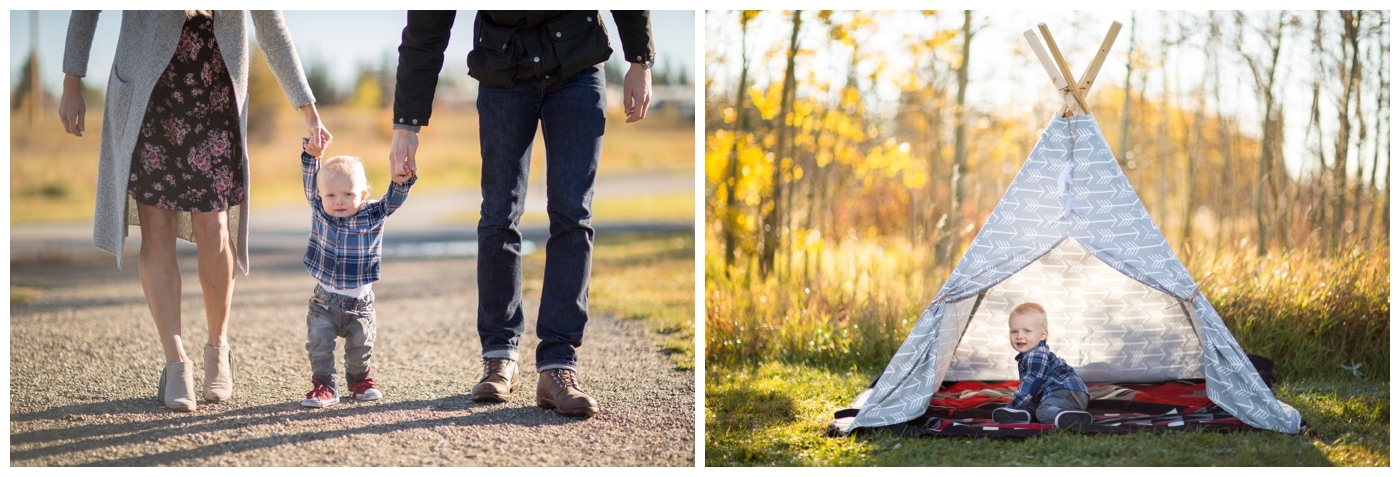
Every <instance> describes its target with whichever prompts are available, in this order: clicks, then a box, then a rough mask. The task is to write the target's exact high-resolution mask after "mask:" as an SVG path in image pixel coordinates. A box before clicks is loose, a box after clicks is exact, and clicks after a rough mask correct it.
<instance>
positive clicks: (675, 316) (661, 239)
mask: <svg viewBox="0 0 1400 477" xmlns="http://www.w3.org/2000/svg"><path fill="white" fill-rule="evenodd" d="M524 266H527V267H538V269H539V270H543V267H544V254H543V253H536V254H531V255H529V256H527V257H526V261H525V263H524ZM533 286H538V285H533ZM588 305H589V309H590V311H591V312H592V313H610V314H613V315H616V316H618V317H620V318H622V319H624V320H641V321H642V322H643V323H645V324H646V326H647V328H648V329H649V330H650V331H652V332H653V333H656V336H657V337H658V338H659V339H658V341H659V342H660V344H659V348H660V349H659V351H661V352H662V353H664V354H665V355H667V356H668V357H669V358H670V359H671V361H672V362H673V363H674V364H675V366H676V369H685V370H690V369H695V234H694V233H693V232H691V231H689V230H684V231H677V232H654V233H652V232H649V233H619V234H602V235H599V236H597V239H596V241H595V243H594V250H593V275H592V279H591V281H590V282H589V297H588Z"/></svg>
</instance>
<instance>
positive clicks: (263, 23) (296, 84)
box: [63, 10, 315, 274]
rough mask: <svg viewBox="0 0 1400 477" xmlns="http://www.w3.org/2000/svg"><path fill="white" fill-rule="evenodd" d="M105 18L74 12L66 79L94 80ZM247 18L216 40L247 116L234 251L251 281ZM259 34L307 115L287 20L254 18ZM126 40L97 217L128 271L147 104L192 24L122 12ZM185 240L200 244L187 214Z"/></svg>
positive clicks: (105, 242)
mask: <svg viewBox="0 0 1400 477" xmlns="http://www.w3.org/2000/svg"><path fill="white" fill-rule="evenodd" d="M98 14H99V12H97V11H74V12H73V14H72V16H71V17H69V19H68V39H67V43H66V44H65V46H64V50H63V72H64V73H72V74H75V75H78V76H87V66H88V54H89V52H90V51H91V49H92V38H93V32H94V30H95V29H96V27H97V17H98ZM248 16H249V15H247V14H245V13H244V11H242V10H216V11H214V36H215V37H216V38H218V40H219V48H220V53H221V54H222V55H223V58H224V63H225V66H226V67H227V68H228V71H229V74H230V75H231V77H232V80H233V88H234V97H235V99H236V101H237V102H238V108H239V109H238V110H239V121H238V124H239V130H240V134H239V137H240V139H241V140H242V145H243V187H244V194H243V197H244V198H245V199H244V202H243V203H241V204H237V205H235V206H233V207H232V208H230V210H229V211H228V224H229V229H230V230H229V242H230V243H231V245H233V247H234V252H235V254H234V256H235V257H236V259H237V261H238V267H239V268H240V269H242V270H243V273H244V274H247V273H248V215H249V214H248V202H247V199H246V198H248V197H251V194H248V192H249V191H248V187H249V177H248V175H249V172H248V140H247V136H248V58H249V55H248V22H247V17H248ZM251 16H252V18H253V26H254V28H255V29H256V31H257V36H258V44H259V45H260V46H261V48H262V51H263V54H264V55H265V56H266V58H267V62H268V64H269V65H271V67H272V72H273V75H274V76H276V77H277V82H278V84H280V85H281V86H282V91H283V93H285V94H286V95H287V99H288V100H289V101H290V102H291V104H292V107H294V108H300V107H302V106H305V105H307V104H310V103H313V102H315V98H314V97H313V96H312V95H311V87H310V86H308V85H307V84H306V75H305V74H304V73H303V72H302V69H301V59H300V58H298V57H297V53H296V49H295V47H293V45H292V38H291V35H290V34H288V32H287V28H286V25H284V24H283V22H282V14H281V12H276V11H254V12H252V15H251ZM121 18H122V24H121V33H120V34H119V36H118V38H117V44H116V57H115V58H114V59H113V61H112V71H111V73H110V75H109V77H108V78H107V99H106V103H105V104H104V111H103V120H102V143H101V152H100V154H99V157H98V172H97V175H98V177H97V209H96V212H95V214H94V216H93V227H92V243H93V245H96V246H97V247H98V248H101V249H103V250H106V251H109V252H112V253H113V254H116V256H117V267H118V268H121V265H122V256H123V249H124V248H125V244H126V236H127V227H128V225H137V224H138V220H137V215H136V203H135V201H132V200H129V198H128V197H127V191H126V186H127V181H128V175H129V174H130V173H131V156H132V151H133V150H135V148H136V138H137V136H138V134H136V132H137V131H139V130H140V128H141V123H142V120H143V119H144V116H145V113H146V103H148V102H149V101H150V97H151V91H152V90H153V89H154V88H155V84H156V80H157V79H159V78H160V75H161V73H162V72H164V71H165V67H166V65H168V64H169V63H170V58H171V56H172V55H174V54H175V47H176V45H177V43H179V41H180V32H181V30H182V29H183V27H184V24H185V12H183V11H180V10H173V11H134V10H128V11H123V12H122V17H121ZM178 235H179V237H180V238H182V239H185V240H187V241H190V242H193V241H194V234H193V232H192V230H191V227H190V214H189V213H188V212H181V213H179V226H178Z"/></svg>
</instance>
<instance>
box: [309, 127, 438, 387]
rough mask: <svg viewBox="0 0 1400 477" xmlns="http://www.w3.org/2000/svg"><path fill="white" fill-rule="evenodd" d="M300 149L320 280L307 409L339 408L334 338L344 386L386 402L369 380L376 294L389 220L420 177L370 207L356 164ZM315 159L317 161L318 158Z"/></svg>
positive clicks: (312, 262)
mask: <svg viewBox="0 0 1400 477" xmlns="http://www.w3.org/2000/svg"><path fill="white" fill-rule="evenodd" d="M311 147H312V146H311V145H310V144H308V143H307V141H306V140H303V141H302V149H303V150H302V154H301V171H302V182H303V185H304V186H305V188H306V200H307V201H308V202H310V203H311V236H310V238H309V240H308V242H307V246H306V255H305V256H304V257H303V258H302V263H303V264H304V265H306V270H307V271H310V272H311V275H312V276H313V277H316V281H317V284H316V289H315V291H313V293H312V296H311V300H310V303H309V304H308V308H309V310H308V311H307V313H306V353H307V356H308V357H309V358H310V360H311V383H312V388H311V392H309V393H306V400H304V401H302V402H301V405H302V406H306V407H326V406H330V405H332V404H335V403H338V402H340V392H339V391H338V390H337V388H336V383H335V338H336V337H337V336H339V337H344V338H345V378H346V381H347V383H348V384H349V385H350V393H351V395H353V396H354V397H355V399H358V400H361V401H373V400H375V399H379V398H380V396H381V394H380V392H379V389H377V388H376V387H375V385H374V379H373V378H372V377H370V368H369V360H370V356H371V354H372V353H373V351H374V335H375V325H374V323H375V314H374V292H373V291H371V290H370V285H372V284H373V283H374V282H375V281H377V280H379V261H380V260H379V259H380V249H381V244H382V243H383V239H384V220H385V219H386V218H388V216H389V215H390V214H393V213H394V211H395V210H398V208H399V206H401V205H403V202H404V200H405V199H407V198H408V191H409V189H411V188H412V187H413V183H414V182H417V180H418V176H417V174H412V173H409V172H405V173H404V174H402V175H396V176H394V178H393V183H392V184H389V190H388V191H387V192H385V194H384V198H383V199H382V200H378V201H368V200H367V199H368V197H369V180H368V179H367V178H366V177H365V168H364V164H363V163H362V162H361V161H360V159H359V158H357V157H351V156H335V157H331V158H328V159H326V160H324V161H322V160H320V153H321V151H320V150H313V149H311ZM313 153H315V154H314V155H313Z"/></svg>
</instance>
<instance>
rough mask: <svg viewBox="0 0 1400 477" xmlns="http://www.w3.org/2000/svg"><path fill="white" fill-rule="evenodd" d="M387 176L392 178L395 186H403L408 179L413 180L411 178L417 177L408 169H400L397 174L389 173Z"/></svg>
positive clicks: (414, 172) (415, 173)
mask: <svg viewBox="0 0 1400 477" xmlns="http://www.w3.org/2000/svg"><path fill="white" fill-rule="evenodd" d="M389 174H390V175H391V176H393V177H392V179H391V180H393V181H394V183H395V184H398V185H403V184H404V183H405V182H408V180H409V179H411V178H413V176H416V175H418V172H417V171H411V170H409V169H408V168H404V169H401V170H400V171H399V172H392V171H390V173H389Z"/></svg>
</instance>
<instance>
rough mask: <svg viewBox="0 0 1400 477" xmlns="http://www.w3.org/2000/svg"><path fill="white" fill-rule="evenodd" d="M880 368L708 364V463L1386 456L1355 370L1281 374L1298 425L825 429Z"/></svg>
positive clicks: (1369, 384)
mask: <svg viewBox="0 0 1400 477" xmlns="http://www.w3.org/2000/svg"><path fill="white" fill-rule="evenodd" d="M879 371H880V369H879V368H849V369H836V368H828V367H822V366H813V365H806V364H793V363H788V362H783V361H768V362H766V363H764V364H761V365H755V364H722V365H714V364H707V365H706V372H705V374H706V382H705V402H706V410H705V432H706V438H705V465H706V466H850V465H861V466H1328V465H1337V466H1389V465H1390V418H1389V416H1390V387H1389V383H1387V382H1383V381H1363V380H1359V379H1355V378H1346V379H1334V380H1324V379H1315V380H1307V381H1302V382H1298V383H1294V384H1284V385H1280V386H1278V387H1277V388H1276V389H1275V391H1276V393H1277V394H1278V395H1279V397H1280V398H1281V399H1282V400H1283V401H1284V402H1287V403H1290V404H1291V405H1293V406H1294V407H1296V408H1298V410H1299V411H1300V412H1301V413H1302V414H1303V419H1304V421H1305V422H1307V423H1308V424H1309V426H1310V429H1309V430H1307V431H1305V432H1304V433H1303V434H1301V435H1288V434H1280V433H1276V432H1271V431H1240V432H1231V433H1217V432H1204V431H1181V432H1164V433H1141V434H1132V435H1100V436H1089V435H1081V434H1075V433H1069V432H1052V433H1049V434H1045V435H1041V436H1038V437H1035V438H1030V439H985V438H906V437H899V436H895V435H892V434H887V433H882V432H873V433H865V434H858V435H853V436H847V437H826V435H825V431H826V426H827V425H828V424H829V423H830V421H831V419H832V412H833V411H835V410H837V409H840V408H843V407H846V406H847V405H848V404H849V403H850V400H851V399H852V398H854V397H855V392H857V391H859V390H860V389H863V388H864V387H865V386H866V385H868V384H869V382H870V380H871V379H872V378H873V376H875V375H876V374H878V373H879Z"/></svg>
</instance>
